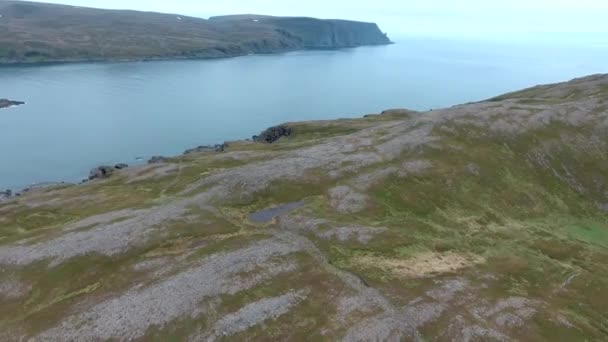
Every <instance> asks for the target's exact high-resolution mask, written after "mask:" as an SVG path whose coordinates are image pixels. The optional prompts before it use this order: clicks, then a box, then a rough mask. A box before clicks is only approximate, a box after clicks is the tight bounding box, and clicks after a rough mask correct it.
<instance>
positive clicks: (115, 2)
mask: <svg viewBox="0 0 608 342" xmlns="http://www.w3.org/2000/svg"><path fill="white" fill-rule="evenodd" d="M46 2H53V3H63V4H71V5H80V6H89V7H100V8H112V9H136V10H144V11H157V12H168V13H179V14H183V15H190V16H195V17H203V18H206V17H209V16H213V15H221V14H238V13H255V14H269V15H285V16H311V17H318V18H339V19H352V20H362V21H371V22H376V23H377V24H378V25H380V28H381V29H382V30H383V31H385V32H388V33H389V35H417V36H459V37H462V36H471V37H494V38H501V37H503V38H504V37H527V36H528V37H529V36H546V35H553V36H554V37H555V38H556V39H559V38H560V37H564V38H567V37H578V36H585V37H591V38H593V37H597V38H602V39H604V37H605V36H606V34H608V20H606V13H608V1H607V0H375V1H369V0H306V1H296V0H171V1H167V0H46Z"/></svg>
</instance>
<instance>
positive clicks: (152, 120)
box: [0, 37, 608, 189]
mask: <svg viewBox="0 0 608 342" xmlns="http://www.w3.org/2000/svg"><path fill="white" fill-rule="evenodd" d="M392 38H393V40H395V41H396V42H397V44H395V45H390V46H379V47H362V48H356V49H346V50H338V51H303V52H294V53H288V54H283V55H269V56H247V57H240V58H233V59H222V60H191V61H161V62H145V63H144V62H129V63H92V64H64V65H46V66H41V65H36V66H18V67H15V66H13V67H2V68H0V97H6V98H9V99H12V100H22V101H25V102H26V105H24V106H20V107H12V108H9V109H3V110H0V128H1V129H2V134H0V156H1V158H2V159H1V160H0V189H4V188H22V187H26V186H29V185H31V184H35V183H40V182H47V181H69V182H75V181H79V180H80V179H82V178H85V177H86V176H87V174H88V171H89V170H90V169H91V168H93V167H95V166H97V165H102V164H114V163H119V162H125V163H128V164H134V163H137V162H138V160H146V159H147V158H149V157H150V156H152V155H175V154H179V153H181V152H183V151H184V150H185V149H187V148H190V147H194V146H197V145H204V144H214V143H221V142H223V141H226V140H233V139H244V138H249V137H251V135H253V134H256V133H258V132H260V131H261V130H263V129H264V128H266V127H268V126H271V125H276V124H279V123H282V122H287V121H302V120H313V119H315V120H316V119H335V118H340V117H359V116H362V115H364V114H368V113H377V112H380V111H382V110H384V109H388V108H397V107H399V108H409V109H415V110H421V111H426V110H430V109H434V108H441V107H446V106H451V105H456V104H460V103H465V102H470V101H479V100H483V99H487V98H490V97H492V96H496V95H499V94H501V93H504V92H508V91H514V90H519V89H521V88H525V87H529V86H533V85H536V84H541V83H551V82H559V81H565V80H568V79H571V78H574V77H579V76H584V75H588V74H593V73H605V72H608V64H607V63H606V61H607V60H608V44H606V43H605V42H602V41H601V40H596V41H580V40H577V39H568V40H563V41H562V40H560V39H555V40H551V39H543V40H542V41H543V42H542V43H539V42H537V41H534V40H530V41H528V42H518V43H514V42H506V41H503V42H489V41H483V40H456V39H438V38H430V39H427V38H413V37H400V38H399V37H392Z"/></svg>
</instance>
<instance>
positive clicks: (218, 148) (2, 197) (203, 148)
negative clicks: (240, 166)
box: [0, 119, 338, 204]
mask: <svg viewBox="0 0 608 342" xmlns="http://www.w3.org/2000/svg"><path fill="white" fill-rule="evenodd" d="M335 120H338V119H335ZM326 121H333V120H326ZM288 124H290V123H283V124H280V125H276V126H272V127H269V128H267V129H265V130H264V131H262V133H261V134H264V133H265V132H267V131H268V130H271V129H273V128H275V127H283V126H286V125H288ZM291 124H293V123H291ZM256 137H258V136H257V135H255V136H253V137H252V138H245V139H237V140H232V141H224V142H223V143H221V144H212V145H199V146H196V147H192V148H187V149H186V150H185V151H184V152H182V153H180V154H175V155H170V156H160V155H154V156H150V158H149V159H147V160H146V159H145V158H142V157H137V158H136V163H134V164H126V163H122V162H119V163H116V165H113V166H108V165H102V164H98V165H97V166H94V167H92V168H91V170H90V172H89V177H88V178H82V179H81V180H80V181H50V180H47V181H42V182H38V183H33V184H31V185H28V186H24V187H16V188H7V189H0V204H2V203H6V202H8V201H11V200H15V199H17V198H19V197H20V196H22V195H24V194H27V193H29V192H30V191H35V190H44V189H50V188H55V187H64V186H80V185H85V184H89V183H91V182H93V181H95V180H103V179H107V178H109V177H111V174H112V173H113V172H116V171H120V170H126V169H131V170H132V169H133V168H136V167H145V166H149V165H153V164H159V163H164V162H166V161H168V160H171V159H172V158H178V157H182V156H185V155H188V154H192V153H224V152H225V149H227V148H228V146H229V144H230V143H233V142H245V141H248V142H254V143H260V144H263V143H264V142H263V141H257V140H256ZM106 168H110V169H112V172H110V173H109V174H108V175H107V176H105V174H103V175H98V176H95V177H92V174H94V173H96V172H98V171H100V170H102V169H106ZM83 177H84V175H83Z"/></svg>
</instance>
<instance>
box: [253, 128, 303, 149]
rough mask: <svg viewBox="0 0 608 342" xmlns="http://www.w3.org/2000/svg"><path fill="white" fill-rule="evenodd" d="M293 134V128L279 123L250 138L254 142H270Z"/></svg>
mask: <svg viewBox="0 0 608 342" xmlns="http://www.w3.org/2000/svg"><path fill="white" fill-rule="evenodd" d="M292 134H293V128H291V127H289V126H287V125H279V126H274V127H270V128H268V129H267V130H265V131H264V132H262V133H260V135H254V136H253V138H252V140H253V141H256V142H264V143H269V144H272V143H273V142H275V141H277V140H279V139H281V138H282V137H288V136H290V135H292Z"/></svg>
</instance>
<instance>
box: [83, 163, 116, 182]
mask: <svg viewBox="0 0 608 342" xmlns="http://www.w3.org/2000/svg"><path fill="white" fill-rule="evenodd" d="M114 170H115V169H114V167H112V166H107V165H103V166H98V167H96V168H94V169H92V170H91V172H89V179H91V180H92V179H103V178H108V177H110V176H111V175H112V174H113V173H114Z"/></svg>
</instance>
